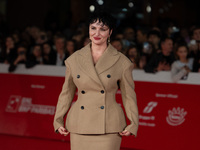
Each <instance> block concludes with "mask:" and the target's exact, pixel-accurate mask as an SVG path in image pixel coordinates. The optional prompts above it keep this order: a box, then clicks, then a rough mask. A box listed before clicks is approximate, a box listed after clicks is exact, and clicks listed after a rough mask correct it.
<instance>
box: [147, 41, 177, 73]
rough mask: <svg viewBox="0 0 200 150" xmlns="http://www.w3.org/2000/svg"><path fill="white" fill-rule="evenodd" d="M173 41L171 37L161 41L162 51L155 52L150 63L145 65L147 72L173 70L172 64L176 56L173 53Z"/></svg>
mask: <svg viewBox="0 0 200 150" xmlns="http://www.w3.org/2000/svg"><path fill="white" fill-rule="evenodd" d="M172 49H173V41H172V39H171V38H164V39H163V40H162V41H161V52H159V53H155V54H154V55H153V56H152V58H151V60H150V61H149V63H148V64H147V65H146V66H145V71H146V72H151V73H155V72H157V71H169V70H171V64H172V63H173V62H174V60H175V57H174V55H173V53H172Z"/></svg>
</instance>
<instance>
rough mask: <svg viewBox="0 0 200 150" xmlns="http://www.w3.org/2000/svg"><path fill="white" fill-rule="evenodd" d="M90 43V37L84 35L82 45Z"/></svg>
mask: <svg viewBox="0 0 200 150" xmlns="http://www.w3.org/2000/svg"><path fill="white" fill-rule="evenodd" d="M89 43H90V38H89V37H88V36H85V37H84V38H83V46H86V45H87V44H89Z"/></svg>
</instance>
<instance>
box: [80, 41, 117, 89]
mask: <svg viewBox="0 0 200 150" xmlns="http://www.w3.org/2000/svg"><path fill="white" fill-rule="evenodd" d="M79 56H80V57H77V61H78V62H79V65H80V68H81V69H82V71H83V72H84V73H86V74H87V75H88V76H89V77H90V78H92V79H93V80H94V81H95V82H97V83H98V84H100V85H101V86H102V87H104V86H103V84H102V82H101V80H100V78H99V74H101V73H102V72H104V71H106V70H107V69H109V68H110V67H112V65H114V64H115V63H116V61H117V60H118V59H119V56H120V55H119V54H118V52H117V50H115V49H114V47H113V46H112V45H110V44H109V46H108V48H107V49H106V51H105V52H104V53H103V55H102V56H101V57H100V58H99V60H98V62H97V63H96V65H95V66H94V63H93V59H92V54H91V49H90V44H88V45H86V46H85V47H83V48H82V49H81V50H80V52H79Z"/></svg>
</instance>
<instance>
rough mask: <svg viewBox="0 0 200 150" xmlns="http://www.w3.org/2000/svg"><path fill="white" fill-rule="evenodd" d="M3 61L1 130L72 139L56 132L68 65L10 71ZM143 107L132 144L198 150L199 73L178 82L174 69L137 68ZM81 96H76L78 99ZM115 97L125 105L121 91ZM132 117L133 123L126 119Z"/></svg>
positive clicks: (128, 141)
mask: <svg viewBox="0 0 200 150" xmlns="http://www.w3.org/2000/svg"><path fill="white" fill-rule="evenodd" d="M7 70H8V65H5V64H0V134H9V135H18V136H25V137H38V138H45V139H49V140H62V141H63V140H64V141H69V139H70V136H67V137H64V136H61V135H59V134H56V133H55V132H54V129H53V117H54V114H55V108H56V104H57V100H58V96H59V93H60V91H61V88H62V84H63V82H64V76H65V67H57V66H43V65H38V66H35V67H34V68H32V69H26V68H25V67H24V65H19V66H18V68H17V70H16V71H15V72H14V73H8V71H7ZM133 78H134V81H135V91H136V94H137V103H138V108H139V130H138V136H137V137H136V138H134V137H133V136H129V137H123V139H122V145H121V147H123V148H127V149H128V148H129V149H144V150H147V149H176V150H178V149H181V150H184V149H185V150H187V149H192V150H195V149H199V148H200V146H199V135H200V128H199V124H200V120H199V118H200V112H199V108H200V107H199V106H200V74H199V73H190V74H189V76H188V78H187V80H181V81H179V82H178V83H173V82H172V80H171V77H170V72H159V73H156V74H148V73H145V72H144V71H142V70H134V71H133ZM76 99H77V94H76V95H75V98H74V101H73V103H74V102H75V101H76ZM116 100H117V102H118V103H119V105H121V106H122V108H123V105H122V99H121V93H120V90H119V91H118V92H117V94H116ZM127 122H129V121H128V120H127Z"/></svg>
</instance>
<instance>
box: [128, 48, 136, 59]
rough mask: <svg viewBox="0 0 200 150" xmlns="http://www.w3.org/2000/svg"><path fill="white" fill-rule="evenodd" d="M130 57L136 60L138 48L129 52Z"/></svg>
mask: <svg viewBox="0 0 200 150" xmlns="http://www.w3.org/2000/svg"><path fill="white" fill-rule="evenodd" d="M128 55H129V57H130V58H136V56H137V50H136V48H131V49H130V50H129V52H128Z"/></svg>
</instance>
